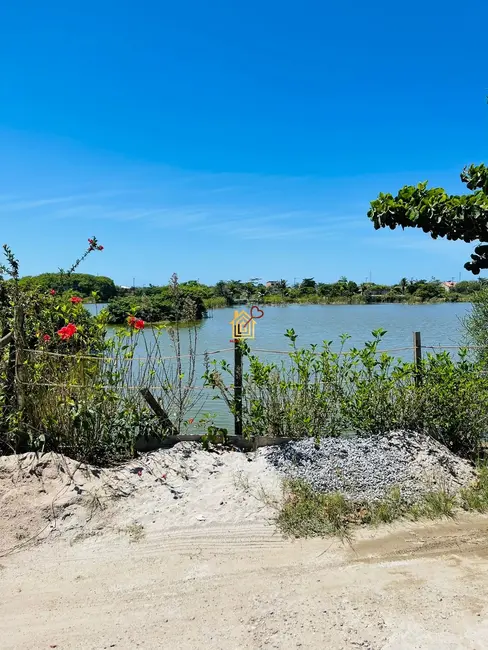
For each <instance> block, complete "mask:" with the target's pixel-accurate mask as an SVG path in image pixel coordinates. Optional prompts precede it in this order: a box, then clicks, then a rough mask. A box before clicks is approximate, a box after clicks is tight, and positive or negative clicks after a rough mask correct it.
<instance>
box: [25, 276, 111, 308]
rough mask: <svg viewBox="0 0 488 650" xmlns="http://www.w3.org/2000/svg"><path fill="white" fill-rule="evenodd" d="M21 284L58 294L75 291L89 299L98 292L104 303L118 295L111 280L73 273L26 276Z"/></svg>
mask: <svg viewBox="0 0 488 650" xmlns="http://www.w3.org/2000/svg"><path fill="white" fill-rule="evenodd" d="M19 284H20V286H21V287H23V288H24V289H38V290H39V291H46V292H47V291H49V290H50V289H54V290H55V291H56V292H58V293H62V292H64V291H74V292H76V293H79V294H80V295H81V296H83V297H84V298H88V297H89V296H91V295H92V293H93V292H96V293H97V294H98V298H99V300H101V301H102V302H106V301H107V300H109V299H110V298H112V297H113V296H115V295H116V293H117V289H116V286H115V284H114V281H113V280H112V279H111V278H106V277H105V276H102V275H89V274H88V273H71V275H69V276H66V275H62V274H60V273H41V275H26V276H24V277H23V278H21V279H20V280H19Z"/></svg>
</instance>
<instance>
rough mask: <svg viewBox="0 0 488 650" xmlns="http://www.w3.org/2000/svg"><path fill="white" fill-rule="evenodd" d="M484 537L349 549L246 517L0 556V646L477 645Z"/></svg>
mask: <svg viewBox="0 0 488 650" xmlns="http://www.w3.org/2000/svg"><path fill="white" fill-rule="evenodd" d="M487 533H488V520H487V519H486V518H483V517H479V516H465V517H462V518H460V519H458V520H457V521H456V522H443V523H436V524H432V525H425V524H415V525H414V524H409V525H405V524H402V525H401V526H396V527H394V528H390V529H388V530H384V531H381V532H378V531H374V532H371V531H370V532H368V533H364V534H362V536H361V537H360V538H358V539H357V540H356V542H354V545H353V547H352V548H350V547H342V546H341V544H339V543H337V542H333V543H332V542H330V541H324V540H313V541H300V542H290V541H284V540H282V539H281V538H280V537H279V536H277V535H276V534H274V533H273V529H272V528H271V527H269V526H267V525H266V524H265V523H259V522H250V523H249V524H247V525H246V524H236V525H226V526H221V527H219V526H215V525H209V524H208V523H205V522H203V523H200V522H197V523H196V524H195V525H194V526H192V527H190V528H178V529H174V530H171V531H160V530H159V531H158V530H156V531H154V532H153V533H148V534H147V535H146V536H145V537H143V538H142V539H139V540H138V541H135V540H134V539H132V540H131V537H130V535H127V534H115V533H110V534H107V535H103V536H100V537H89V538H87V539H80V540H79V541H77V542H74V543H71V544H69V543H68V542H67V541H65V540H63V539H59V540H54V541H52V542H50V541H48V542H45V543H44V544H42V545H40V546H37V547H35V548H31V549H28V550H25V551H21V552H19V553H17V554H13V555H8V556H7V557H4V558H2V559H1V560H0V562H1V568H0V583H1V590H0V593H1V596H0V598H1V605H0V647H1V648H2V650H13V649H16V650H17V649H19V650H20V649H22V650H30V649H32V650H43V649H44V648H54V647H56V648H58V649H59V650H73V649H75V648H76V649H80V650H91V649H93V650H101V649H103V648H117V649H118V650H122V649H124V650H125V649H129V648H134V647H141V648H146V649H155V650H156V649H164V650H166V649H168V650H170V649H171V650H173V649H174V648H177V649H178V650H196V649H199V648H204V649H205V650H234V649H239V650H247V649H249V650H250V649H253V650H257V649H267V648H282V649H283V650H291V649H293V648H300V649H301V650H308V649H310V650H312V649H313V650H315V649H317V650H318V649H319V648H320V649H321V650H322V649H323V648H327V649H329V648H330V649H333V650H336V649H341V648H344V649H346V648H347V649H349V648H352V649H354V648H367V649H370V650H371V649H374V650H379V649H389V650H390V649H391V650H402V649H407V648H408V649H409V650H410V649H414V648H415V649H422V650H431V649H432V650H434V649H435V650H439V648H442V650H450V649H454V648H456V649H457V648H463V649H466V650H475V649H476V650H482V649H483V650H485V649H486V647H487V644H488V536H487ZM132 536H133V538H136V539H137V537H138V535H137V530H134V531H132Z"/></svg>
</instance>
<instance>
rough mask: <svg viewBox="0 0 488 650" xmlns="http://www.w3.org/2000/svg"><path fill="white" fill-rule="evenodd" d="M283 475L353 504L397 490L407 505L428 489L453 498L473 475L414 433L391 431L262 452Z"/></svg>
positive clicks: (445, 451)
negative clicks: (444, 491)
mask: <svg viewBox="0 0 488 650" xmlns="http://www.w3.org/2000/svg"><path fill="white" fill-rule="evenodd" d="M267 459H268V462H270V463H271V464H272V465H273V466H274V467H275V468H276V469H277V470H278V471H279V472H280V473H281V474H282V475H283V476H285V477H288V478H300V479H303V480H305V481H307V482H308V483H309V484H310V485H311V486H312V487H313V488H314V489H316V490H318V491H321V492H336V491H339V492H342V493H343V494H344V495H345V496H346V497H347V498H349V499H352V500H355V501H356V500H357V501H363V500H366V501H375V500H379V499H381V498H383V497H384V496H385V495H386V494H388V492H389V491H390V490H391V489H392V488H393V487H394V486H399V487H400V488H401V491H402V495H403V497H404V499H405V500H407V501H410V502H412V501H415V500H416V499H418V497H419V496H421V495H422V494H425V493H426V492H429V491H431V490H439V489H446V490H448V491H449V492H451V493H455V492H457V491H459V490H460V488H462V487H464V486H465V485H468V484H469V483H470V482H471V481H472V480H473V479H474V478H475V474H474V471H473V468H472V467H471V465H470V464H469V463H468V462H467V461H465V460H463V459H461V458H458V457H457V456H455V455H454V454H452V453H451V452H450V451H449V450H448V449H447V448H446V447H445V446H444V445H442V444H440V443H438V442H436V441H435V440H433V439H432V438H429V437H428V436H424V435H422V434H418V433H412V432H406V431H395V432H392V433H388V434H385V435H384V436H379V437H374V438H324V439H322V441H321V443H320V446H319V448H318V449H317V448H316V447H315V442H314V440H312V439H307V440H300V441H297V442H291V443H288V444H286V445H283V446H281V447H272V448H269V450H268V451H267Z"/></svg>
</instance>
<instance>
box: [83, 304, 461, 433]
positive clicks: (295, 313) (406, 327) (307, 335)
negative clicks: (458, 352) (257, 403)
mask: <svg viewBox="0 0 488 650" xmlns="http://www.w3.org/2000/svg"><path fill="white" fill-rule="evenodd" d="M101 307H102V306H101V305H98V306H96V305H88V306H87V308H88V309H89V310H90V312H92V313H95V312H96V311H97V310H100V309H101ZM238 309H242V307H238ZM263 309H264V316H263V318H261V319H259V320H257V321H256V328H255V339H254V340H252V341H249V344H250V347H251V349H255V350H263V352H259V355H260V356H261V357H262V358H263V359H264V360H267V361H280V360H282V359H286V357H285V356H284V355H278V354H273V353H272V352H270V351H272V350H275V351H286V350H288V349H289V345H288V344H289V341H288V339H287V338H285V336H284V333H285V332H286V330H287V329H289V328H293V329H294V330H295V332H296V334H298V340H297V345H299V346H306V345H309V344H311V343H317V344H320V343H321V342H322V341H324V340H327V341H333V342H334V343H333V346H332V347H333V349H339V347H340V340H339V337H340V335H341V334H343V333H346V334H349V335H350V336H351V338H350V339H349V341H348V342H347V343H346V345H345V349H348V348H350V347H353V346H354V347H360V346H362V345H363V344H364V342H365V341H367V340H370V339H371V332H372V331H373V330H375V329H378V328H382V329H385V330H387V334H386V335H385V337H384V339H383V344H382V346H381V347H382V349H394V350H396V351H395V352H393V353H392V354H395V355H396V356H399V357H402V358H404V359H406V360H411V359H412V356H413V353H412V332H414V331H419V332H421V336H422V345H423V346H426V347H427V346H456V345H460V344H462V338H463V332H462V326H461V320H462V318H463V317H464V316H465V315H466V314H467V313H469V311H470V309H471V305H470V304H469V303H442V304H427V305H399V304H381V305H378V304H376V305H284V306H273V307H272V306H269V307H264V308H263ZM210 316H211V317H210V318H208V319H206V320H204V321H202V323H201V324H200V325H199V326H198V340H197V350H198V353H200V354H202V355H203V353H204V352H206V351H209V352H216V354H214V355H212V356H213V358H217V359H219V360H220V359H225V360H226V361H228V362H229V363H231V364H232V362H233V351H232V349H231V348H232V344H231V343H230V339H231V337H232V330H231V325H230V321H231V320H232V319H233V317H234V309H233V308H228V309H216V310H213V311H211V312H210ZM143 336H144V337H146V339H147V340H149V341H150V339H151V337H152V336H153V334H152V331H151V329H150V328H147V329H146V330H145V331H144V333H143ZM181 338H182V351H181V352H182V354H185V353H186V351H187V345H188V344H187V332H186V331H182V336H181ZM162 341H163V351H164V354H165V355H167V356H172V355H174V354H175V353H174V350H173V349H172V346H171V342H170V339H169V336H168V335H167V334H166V333H164V334H163V339H162ZM398 348H407V349H404V350H397V349H398ZM264 350H265V351H264ZM217 351H218V352H217ZM144 355H145V346H144V344H143V340H142V338H141V343H140V344H139V346H138V349H137V351H136V356H138V357H143V356H144ZM203 371H204V365H203V357H200V358H199V364H198V368H197V382H196V383H197V384H198V385H200V386H201V385H202V384H203V382H202V380H201V379H200V377H201V375H202V373H203ZM228 383H231V378H229V382H228ZM213 394H215V393H214V392H213V391H211V390H208V389H207V390H205V391H204V395H205V396H207V399H206V400H205V404H203V403H202V404H200V405H199V407H198V409H197V408H196V407H195V409H192V412H190V413H189V417H192V416H193V417H194V416H195V415H196V414H197V411H199V412H200V414H201V413H202V412H211V413H215V414H216V418H215V422H216V424H218V425H220V426H228V427H229V428H231V425H232V424H231V423H232V418H231V416H230V415H229V413H228V412H227V409H226V407H225V405H224V404H222V402H221V401H220V400H215V401H214V400H211V397H212V395H213Z"/></svg>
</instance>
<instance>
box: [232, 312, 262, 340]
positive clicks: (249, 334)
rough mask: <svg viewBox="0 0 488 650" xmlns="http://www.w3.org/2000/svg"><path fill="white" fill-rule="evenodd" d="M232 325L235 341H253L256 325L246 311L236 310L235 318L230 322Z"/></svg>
mask: <svg viewBox="0 0 488 650" xmlns="http://www.w3.org/2000/svg"><path fill="white" fill-rule="evenodd" d="M230 324H231V325H232V338H233V339H253V338H254V327H255V325H256V323H255V322H254V318H252V317H251V316H250V315H249V314H248V313H247V312H246V311H244V310H243V311H237V310H236V309H235V310H234V318H233V319H232V320H231V321H230Z"/></svg>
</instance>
